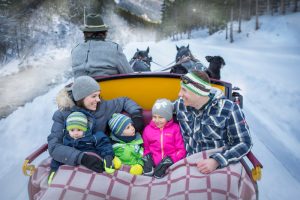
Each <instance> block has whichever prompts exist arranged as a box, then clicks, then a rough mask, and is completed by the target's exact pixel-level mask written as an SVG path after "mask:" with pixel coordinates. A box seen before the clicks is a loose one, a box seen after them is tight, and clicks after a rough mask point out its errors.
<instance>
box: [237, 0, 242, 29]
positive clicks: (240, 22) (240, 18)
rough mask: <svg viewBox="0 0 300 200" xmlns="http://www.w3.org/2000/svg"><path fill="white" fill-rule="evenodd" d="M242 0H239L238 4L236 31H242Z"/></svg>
mask: <svg viewBox="0 0 300 200" xmlns="http://www.w3.org/2000/svg"><path fill="white" fill-rule="evenodd" d="M241 26H242V0H240V6H239V29H238V33H241V32H242V28H241Z"/></svg>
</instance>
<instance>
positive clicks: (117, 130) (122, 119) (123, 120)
mask: <svg viewBox="0 0 300 200" xmlns="http://www.w3.org/2000/svg"><path fill="white" fill-rule="evenodd" d="M130 123H131V124H132V123H133V122H132V120H131V118H129V117H127V116H126V115H123V114H120V113H114V114H113V116H112V117H111V119H110V120H109V121H108V125H109V128H110V130H111V133H112V134H113V135H115V136H116V137H118V136H122V134H123V131H124V130H125V128H126V127H127V126H128V124H130Z"/></svg>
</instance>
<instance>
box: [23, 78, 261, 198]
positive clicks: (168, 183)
mask: <svg viewBox="0 0 300 200" xmlns="http://www.w3.org/2000/svg"><path fill="white" fill-rule="evenodd" d="M96 80H97V81H98V82H99V83H100V84H101V96H102V98H103V99H106V100H108V99H113V98H116V97H120V96H127V97H129V98H131V99H133V100H134V101H136V102H137V103H138V104H139V105H140V106H141V107H142V108H143V116H144V121H145V122H146V123H148V122H149V120H151V107H152V105H153V103H154V101H155V100H156V99H158V98H168V99H170V100H175V99H176V98H177V94H178V91H179V86H180V84H179V81H180V75H178V74H170V73H144V74H143V73H138V74H128V75H116V76H110V77H98V78H97V77H96ZM211 81H212V83H213V88H214V90H216V91H219V92H220V91H221V92H223V94H224V95H225V97H226V98H228V99H232V98H233V97H232V85H231V84H230V83H227V82H223V81H219V80H214V79H212V80H211ZM45 151H47V144H44V145H42V146H41V147H40V148H39V149H38V150H36V151H35V152H33V153H32V154H31V155H29V156H28V157H27V158H26V159H25V162H24V165H23V172H24V174H26V175H30V178H29V183H28V193H29V198H30V199H257V198H258V187H257V182H256V181H257V180H259V178H260V176H261V168H262V165H261V164H260V162H259V161H258V160H257V159H256V158H255V156H254V155H253V154H252V153H251V152H249V153H248V154H247V157H245V158H244V159H242V160H241V162H239V163H236V164H232V165H229V166H228V167H225V168H222V169H217V170H216V171H214V172H213V173H211V174H208V175H204V174H201V173H200V172H199V171H198V170H197V168H196V161H197V160H199V159H201V158H207V157H208V156H209V155H210V154H211V153H214V152H215V151H218V149H215V150H211V151H203V152H201V153H197V154H194V155H192V156H189V157H187V158H185V159H183V160H181V161H179V162H177V163H175V164H174V165H172V166H171V167H170V168H169V169H168V174H167V175H166V176H165V177H164V178H162V179H155V178H153V177H146V176H142V175H140V176H136V175H132V174H129V173H128V167H127V166H123V167H122V168H121V169H120V170H117V171H116V172H115V173H114V174H106V173H105V172H104V173H100V174H98V173H95V172H92V171H90V170H88V169H87V168H85V167H83V166H76V167H74V166H67V165H63V166H61V167H60V169H59V170H58V172H57V174H56V176H55V178H54V179H53V181H52V183H51V185H48V184H47V176H48V173H49V164H50V158H46V159H45V160H43V161H42V162H41V163H40V164H39V165H38V166H37V167H35V165H34V164H33V162H34V161H35V160H36V159H37V158H38V157H41V155H42V154H43V153H44V152H45ZM246 159H248V160H250V162H251V163H252V165H253V169H252V170H250V167H249V166H248V164H247V163H249V162H246Z"/></svg>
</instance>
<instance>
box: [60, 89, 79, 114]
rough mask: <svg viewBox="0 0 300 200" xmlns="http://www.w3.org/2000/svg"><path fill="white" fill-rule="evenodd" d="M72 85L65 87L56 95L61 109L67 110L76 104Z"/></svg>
mask: <svg viewBox="0 0 300 200" xmlns="http://www.w3.org/2000/svg"><path fill="white" fill-rule="evenodd" d="M71 95H72V94H71V87H64V88H63V89H62V90H60V91H59V92H58V94H57V96H56V103H57V106H58V109H59V110H65V109H69V108H72V107H73V106H75V102H74V101H73V99H72V97H71Z"/></svg>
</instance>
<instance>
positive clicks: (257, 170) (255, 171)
mask: <svg viewBox="0 0 300 200" xmlns="http://www.w3.org/2000/svg"><path fill="white" fill-rule="evenodd" d="M47 149H48V144H43V145H42V146H41V147H40V148H38V149H37V150H36V151H34V152H33V153H32V154H30V155H29V156H27V157H26V158H25V161H24V163H23V166H22V171H23V174H24V175H25V176H32V175H33V173H34V172H35V170H36V167H35V165H34V164H31V163H32V162H33V161H34V160H35V159H36V158H37V157H38V156H40V155H41V154H42V153H44V152H45V151H47ZM246 156H247V158H248V159H249V161H250V162H251V163H252V165H253V168H252V170H251V172H252V179H253V180H254V181H258V180H260V179H261V171H262V168H263V166H262V164H261V163H260V162H259V161H258V159H257V158H256V157H255V155H254V154H253V153H252V152H251V151H250V152H249V153H248V154H247V155H246Z"/></svg>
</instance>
